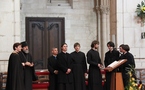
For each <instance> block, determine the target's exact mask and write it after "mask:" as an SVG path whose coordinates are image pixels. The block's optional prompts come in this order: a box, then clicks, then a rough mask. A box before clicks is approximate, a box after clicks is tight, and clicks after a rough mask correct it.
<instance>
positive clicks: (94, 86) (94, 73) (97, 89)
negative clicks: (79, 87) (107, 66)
mask: <svg viewBox="0 0 145 90" xmlns="http://www.w3.org/2000/svg"><path fill="white" fill-rule="evenodd" d="M87 61H88V64H89V76H88V89H89V90H103V87H102V75H101V71H100V68H99V67H98V64H102V63H101V59H100V56H99V52H98V51H96V50H93V49H91V50H89V51H88V53H87Z"/></svg>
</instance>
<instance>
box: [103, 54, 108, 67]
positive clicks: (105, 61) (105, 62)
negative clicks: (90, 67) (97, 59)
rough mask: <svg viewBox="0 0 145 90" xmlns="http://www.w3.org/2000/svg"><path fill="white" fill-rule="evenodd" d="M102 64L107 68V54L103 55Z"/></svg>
mask: <svg viewBox="0 0 145 90" xmlns="http://www.w3.org/2000/svg"><path fill="white" fill-rule="evenodd" d="M104 64H105V67H107V66H108V60H107V54H105V60H104Z"/></svg>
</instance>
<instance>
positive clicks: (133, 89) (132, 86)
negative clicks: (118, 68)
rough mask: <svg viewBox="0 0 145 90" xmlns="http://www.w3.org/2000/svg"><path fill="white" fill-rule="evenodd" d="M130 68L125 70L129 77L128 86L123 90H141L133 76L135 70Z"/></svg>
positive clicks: (140, 85)
mask: <svg viewBox="0 0 145 90" xmlns="http://www.w3.org/2000/svg"><path fill="white" fill-rule="evenodd" d="M130 67H131V68H126V70H127V71H128V73H127V74H128V76H129V82H128V85H127V86H126V87H125V90H141V88H142V84H141V83H140V84H139V85H138V84H137V81H136V76H135V69H134V67H133V66H130Z"/></svg>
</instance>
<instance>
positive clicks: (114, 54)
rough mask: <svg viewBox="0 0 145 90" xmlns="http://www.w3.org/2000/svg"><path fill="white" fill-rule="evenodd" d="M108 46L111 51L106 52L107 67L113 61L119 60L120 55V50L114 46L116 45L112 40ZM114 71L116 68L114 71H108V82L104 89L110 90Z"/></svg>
mask: <svg viewBox="0 0 145 90" xmlns="http://www.w3.org/2000/svg"><path fill="white" fill-rule="evenodd" d="M107 47H108V49H109V51H108V52H106V53H105V60H104V64H105V67H107V66H108V65H109V64H111V63H112V62H114V61H116V60H118V59H119V55H120V53H119V51H117V50H116V49H115V48H114V47H115V45H114V43H113V42H112V41H110V42H108V43H107ZM113 72H115V70H114V71H112V72H106V82H105V87H104V90H110V85H111V75H112V73H113Z"/></svg>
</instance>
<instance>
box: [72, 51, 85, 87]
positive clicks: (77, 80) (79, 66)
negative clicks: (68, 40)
mask: <svg viewBox="0 0 145 90" xmlns="http://www.w3.org/2000/svg"><path fill="white" fill-rule="evenodd" d="M71 57H72V60H73V69H72V70H73V76H74V89H75V90H86V84H85V76H84V75H85V73H87V65H86V57H85V54H84V53H83V52H76V51H74V52H72V53H71Z"/></svg>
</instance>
